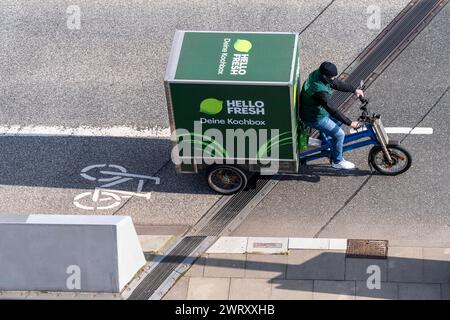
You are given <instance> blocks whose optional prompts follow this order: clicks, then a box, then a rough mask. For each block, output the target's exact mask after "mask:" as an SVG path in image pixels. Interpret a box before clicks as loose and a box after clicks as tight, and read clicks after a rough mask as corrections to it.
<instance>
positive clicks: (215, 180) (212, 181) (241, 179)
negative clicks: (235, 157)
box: [207, 165, 248, 195]
mask: <svg viewBox="0 0 450 320" xmlns="http://www.w3.org/2000/svg"><path fill="white" fill-rule="evenodd" d="M224 174H226V177H223V175H224ZM220 175H222V178H221V177H220ZM231 179H234V180H235V182H237V183H233V184H231V183H230V184H227V181H228V180H229V181H230V182H231ZM207 181H208V185H209V187H210V188H211V189H212V190H214V191H215V192H218V193H220V194H223V195H231V194H235V193H238V192H239V191H241V190H244V189H245V188H246V187H247V183H248V177H247V175H246V173H245V172H244V171H243V170H241V169H240V168H238V167H236V166H231V165H216V166H212V167H210V168H209V169H208V177H207ZM220 182H224V183H223V184H222V185H221V184H219V183H220Z"/></svg>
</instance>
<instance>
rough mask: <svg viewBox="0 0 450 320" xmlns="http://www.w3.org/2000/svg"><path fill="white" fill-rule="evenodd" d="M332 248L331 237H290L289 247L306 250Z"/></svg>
mask: <svg viewBox="0 0 450 320" xmlns="http://www.w3.org/2000/svg"><path fill="white" fill-rule="evenodd" d="M329 248H330V240H329V239H319V238H318V239H316V238H289V249H290V250H295V249H304V250H328V249H329Z"/></svg>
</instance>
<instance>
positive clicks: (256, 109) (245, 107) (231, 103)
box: [200, 98, 266, 115]
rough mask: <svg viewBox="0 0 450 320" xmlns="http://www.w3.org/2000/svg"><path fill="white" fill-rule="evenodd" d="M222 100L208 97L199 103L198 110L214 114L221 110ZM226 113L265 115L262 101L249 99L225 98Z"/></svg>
mask: <svg viewBox="0 0 450 320" xmlns="http://www.w3.org/2000/svg"><path fill="white" fill-rule="evenodd" d="M223 105H224V103H223V101H220V100H218V99H215V98H208V99H205V100H203V101H202V102H201V103H200V112H202V113H206V114H209V115H215V114H218V113H220V112H221V111H222V109H223ZM226 107H227V109H226V110H227V113H228V114H243V115H265V114H266V112H265V108H264V102H263V101H250V100H245V101H244V100H227V101H226Z"/></svg>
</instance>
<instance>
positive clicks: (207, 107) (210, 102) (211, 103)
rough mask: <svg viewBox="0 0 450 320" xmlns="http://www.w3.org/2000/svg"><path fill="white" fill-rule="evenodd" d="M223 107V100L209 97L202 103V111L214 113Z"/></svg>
mask: <svg viewBox="0 0 450 320" xmlns="http://www.w3.org/2000/svg"><path fill="white" fill-rule="evenodd" d="M222 109H223V101H220V100H217V99H214V98H209V99H205V100H203V101H202V102H201V103H200V112H203V113H206V114H209V115H214V114H218V113H220V111H222Z"/></svg>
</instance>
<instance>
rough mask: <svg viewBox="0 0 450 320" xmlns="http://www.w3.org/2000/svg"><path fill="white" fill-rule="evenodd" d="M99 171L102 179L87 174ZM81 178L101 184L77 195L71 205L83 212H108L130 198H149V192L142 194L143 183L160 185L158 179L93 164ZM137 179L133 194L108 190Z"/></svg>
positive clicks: (120, 168)
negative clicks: (148, 181) (152, 182)
mask: <svg viewBox="0 0 450 320" xmlns="http://www.w3.org/2000/svg"><path fill="white" fill-rule="evenodd" d="M96 169H97V170H100V171H99V173H100V174H102V175H103V176H104V177H103V178H96V177H95V176H92V175H91V174H88V172H90V171H93V170H96ZM81 176H82V177H83V178H85V179H86V180H89V181H92V182H98V183H102V185H100V186H99V187H96V188H95V189H94V190H93V191H89V192H83V193H80V194H79V195H77V196H76V197H75V198H74V200H73V204H74V205H75V206H76V207H78V208H80V209H84V210H96V209H97V210H108V209H113V208H116V207H118V206H119V205H120V204H121V202H122V200H123V199H129V198H131V197H132V196H136V197H141V198H145V199H147V200H149V199H150V197H151V192H142V189H143V188H144V183H145V181H147V180H153V181H154V182H155V184H159V183H160V179H159V178H158V177H150V176H144V175H140V174H131V173H127V169H125V168H124V167H122V166H119V165H115V164H108V165H107V164H94V165H91V166H88V167H86V168H84V169H83V170H81ZM134 179H138V185H137V188H136V191H135V192H130V191H122V190H115V189H110V188H111V187H114V186H117V185H120V184H123V183H125V182H128V181H131V180H134Z"/></svg>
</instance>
